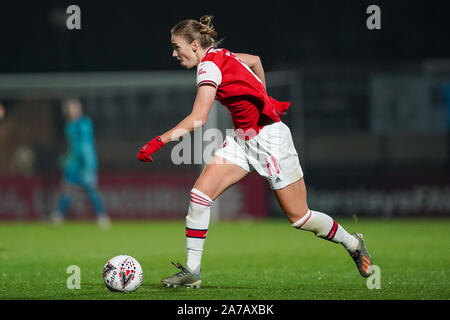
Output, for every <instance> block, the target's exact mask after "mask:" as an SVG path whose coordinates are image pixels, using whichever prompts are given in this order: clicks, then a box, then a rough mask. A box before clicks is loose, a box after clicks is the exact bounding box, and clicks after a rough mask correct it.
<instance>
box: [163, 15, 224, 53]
mask: <svg viewBox="0 0 450 320" xmlns="http://www.w3.org/2000/svg"><path fill="white" fill-rule="evenodd" d="M213 18H214V16H212V15H204V16H202V17H201V18H200V20H199V21H197V20H194V19H185V20H183V21H180V22H178V23H177V24H176V25H175V26H174V27H173V28H172V29H171V30H170V33H171V34H172V35H180V36H183V37H184V39H185V40H186V41H187V42H189V43H192V41H194V40H197V41H198V42H199V43H200V45H201V46H202V47H203V48H208V47H210V46H213V47H217V45H218V44H219V43H221V42H222V40H220V41H217V40H216V36H217V32H216V30H214V26H213V25H212V24H211V22H212V19H213Z"/></svg>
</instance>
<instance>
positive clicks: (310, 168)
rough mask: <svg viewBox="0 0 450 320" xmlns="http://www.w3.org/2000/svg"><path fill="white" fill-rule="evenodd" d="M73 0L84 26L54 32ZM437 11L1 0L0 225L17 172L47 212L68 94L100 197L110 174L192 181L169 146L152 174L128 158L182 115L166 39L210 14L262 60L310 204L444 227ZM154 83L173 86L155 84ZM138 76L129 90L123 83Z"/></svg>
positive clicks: (236, 48)
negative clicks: (82, 125) (90, 136)
mask: <svg viewBox="0 0 450 320" xmlns="http://www.w3.org/2000/svg"><path fill="white" fill-rule="evenodd" d="M72 4H76V5H78V6H79V7H80V8H81V30H68V29H67V27H66V19H67V18H68V16H69V15H68V14H67V13H66V8H67V7H68V6H69V5H72ZM372 4H375V5H378V6H379V7H380V9H381V30H369V29H368V28H367V27H366V20H367V18H368V17H369V16H370V14H367V13H366V10H367V7H368V6H369V5H372ZM449 9H450V2H449V1H403V0H402V1H399V0H390V1H360V0H353V1H344V0H340V1H337V0H335V1H324V0H319V1H275V0H274V1H9V2H2V3H1V4H0V103H3V104H4V106H5V108H6V117H5V119H4V120H2V121H0V218H1V214H2V212H1V211H2V210H3V211H4V210H5V209H4V207H5V206H3V207H2V203H6V204H8V203H9V202H8V201H6V200H5V201H3V202H2V201H1V200H2V199H9V198H8V197H9V193H10V192H12V191H14V190H16V189H17V190H19V191H20V192H21V188H22V187H24V188H25V187H28V186H29V185H30V183H29V182H27V180H24V181H25V182H24V183H23V184H20V183H19V184H18V187H17V188H16V189H14V188H13V187H12V186H11V187H8V186H7V185H6V184H5V183H4V182H2V181H19V180H18V177H25V179H34V178H35V177H38V178H39V179H41V178H42V179H43V180H42V181H44V182H42V183H41V182H36V183H35V184H34V185H35V186H36V188H35V189H33V190H41V189H39V188H42V190H43V191H42V194H44V196H45V197H46V198H48V200H45V199H44V200H42V202H43V203H46V204H47V207H45V206H42V207H43V209H39V210H40V212H41V215H45V214H48V212H49V211H50V210H51V209H48V208H51V206H52V201H53V200H52V199H53V198H54V197H56V196H57V195H58V191H57V190H56V189H55V188H56V187H55V188H53V186H57V185H58V183H59V178H60V175H61V167H60V165H59V160H58V159H59V157H60V156H61V155H62V154H64V152H65V151H66V149H67V146H66V142H65V139H64V132H63V126H64V123H65V122H64V119H63V117H62V114H61V108H60V106H61V100H62V99H63V98H65V97H66V96H68V95H77V96H78V97H79V98H80V99H81V101H82V103H83V108H84V111H85V113H86V114H87V115H88V116H89V117H90V118H91V119H92V120H93V123H94V125H95V134H96V146H97V153H98V157H99V174H100V188H101V189H102V183H105V184H104V185H103V188H104V189H103V190H102V191H105V189H108V188H109V189H113V191H114V192H115V190H116V189H114V188H115V187H111V185H108V183H106V182H105V181H108V179H109V178H110V177H111V176H116V175H119V176H120V175H123V177H125V178H127V179H131V178H130V177H131V175H132V174H135V173H137V174H147V175H150V174H151V175H156V174H160V175H164V173H165V172H168V173H170V174H172V175H176V174H178V173H188V174H192V175H193V176H197V175H198V174H199V172H200V170H201V166H200V165H198V164H195V165H191V164H189V165H187V164H182V165H176V164H174V163H173V161H171V151H172V148H170V147H168V148H163V149H161V151H159V152H158V154H157V155H156V156H155V158H156V159H157V161H155V162H154V163H152V164H151V165H147V164H143V163H140V162H138V161H137V160H136V153H137V150H138V149H139V147H140V146H141V145H142V144H144V143H145V142H147V141H148V140H150V139H152V138H153V137H154V136H155V135H158V134H161V133H163V132H165V131H167V130H168V129H170V128H172V127H173V126H174V125H176V124H177V123H178V122H179V121H180V120H181V119H183V117H185V116H186V115H187V114H188V113H189V112H190V111H191V110H192V103H193V101H194V99H195V93H196V91H195V74H194V70H190V71H185V70H183V69H182V68H180V66H179V65H178V63H177V61H176V60H175V59H173V58H172V57H171V55H172V47H171V43H170V29H171V28H172V27H173V26H174V25H175V24H176V23H178V22H179V21H181V20H183V19H186V18H194V19H199V18H200V17H201V16H202V15H204V14H212V15H214V20H213V24H214V26H215V28H216V31H217V32H218V39H222V38H225V41H224V42H223V44H222V46H223V47H225V48H227V49H229V50H230V51H232V52H246V53H252V54H256V55H259V56H260V57H261V59H262V62H263V65H264V69H265V71H266V75H267V83H268V93H269V94H270V95H271V96H273V97H275V98H277V99H279V100H285V101H291V102H292V107H291V108H290V109H289V112H288V114H287V115H286V116H283V118H282V120H283V122H285V123H286V124H287V125H288V126H289V128H290V129H291V132H292V136H293V140H294V143H295V145H296V149H297V151H298V152H299V159H300V164H301V166H302V168H303V171H304V173H305V181H306V184H307V187H308V199H309V200H308V201H309V204H310V205H311V206H312V207H313V208H317V210H322V211H324V212H331V213H334V214H337V215H345V216H350V215H352V214H353V213H354V212H358V214H361V215H370V216H383V217H391V216H408V215H415V216H431V215H444V216H448V215H449V214H450V41H449V40H448V39H449V31H450V22H449V21H450V19H449V16H450V10H449ZM116 71H117V72H116ZM158 71H178V72H179V73H175V72H160V73H158ZM91 72H92V73H91ZM277 73H278V78H277V76H276V74H277ZM166 76H168V77H169V78H170V79H169V80H171V81H172V85H161V86H159V84H160V83H161V78H164V77H166ZM80 79H82V80H80ZM136 79H138V80H139V81H141V82H140V85H133V84H131V85H129V83H133V82H134V81H135V80H136ZM276 79H278V80H276ZM280 80H281V81H280ZM108 81H112V82H113V83H115V84H113V85H111V82H108ZM277 81H278V82H279V83H278V84H277V83H276V82H277ZM105 82H107V83H106V84H105ZM149 82H152V83H153V84H152V85H145V84H146V83H149ZM178 82H180V83H182V84H181V85H179V86H178V85H173V84H174V83H178ZM108 83H109V84H108ZM127 83H128V84H127ZM142 83H144V84H142ZM155 84H156V85H155ZM217 109H220V110H218V111H217V112H218V113H220V114H219V115H218V117H217V119H219V120H218V121H219V125H218V127H219V128H220V130H222V131H223V130H224V129H225V128H231V127H232V124H231V121H230V116H229V114H228V112H227V111H226V109H225V108H223V107H220V106H218V107H217ZM5 177H6V178H5ZM1 179H10V180H1ZM36 181H37V180H36ZM39 181H40V180H39ZM193 181H194V180H193ZM193 181H192V183H193ZM2 183H3V185H2ZM183 183H184V182H183ZM252 183H253V182H252ZM260 183H265V181H262V180H261V181H260ZM175 184H178V185H181V184H182V183H181V182H176V183H175ZM130 185H131V186H133V185H134V182H130ZM183 185H184V186H187V187H189V183H184V184H183ZM264 185H265V186H266V184H264ZM2 187H3V189H2ZM25 189H26V188H25ZM28 189H29V188H28ZM28 189H27V190H28ZM55 190H56V191H55ZM117 190H119V191H121V190H123V186H122V185H121V186H120V188H118V189H117ZM130 190H131V189H130ZM149 190H150V189H149ZM230 190H234V189H233V188H230ZM19 191H18V192H19ZM150 191H151V192H153V191H152V190H150ZM150 191H149V192H150ZM33 192H34V191H33ZM114 192H113V193H111V192H110V196H109V198H110V199H113V200H115V199H114V197H115V196H114V194H115V193H114ZM133 192H134V191H133V190H132V191H130V194H131V195H132V194H133ZM230 192H231V191H230ZM265 192H266V193H267V195H268V194H269V193H270V190H269V188H268V187H267V186H266V190H265ZM235 193H236V194H239V192H235ZM45 197H44V198H45ZM171 197H172V195H170V196H168V197H166V198H171ZM35 198H39V197H37V196H36V197H34V198H33V199H35ZM107 198H108V197H107ZM30 199H31V198H30ZM144 200H145V199H144ZM30 201H31V200H30ZM135 202H137V203H139V201H135ZM250 202H251V201H250ZM17 203H19V204H20V201H18V202H17ZM266 204H267V207H268V208H269V211H270V214H271V215H273V216H281V215H282V213H281V211H280V209H279V206H278V205H277V204H276V203H275V200H274V198H273V197H269V196H268V197H267V203H266ZM125 207H126V206H125ZM150 207H151V206H150ZM2 208H3V209H2ZM7 209H8V208H7ZM36 211H38V209H36ZM242 211H243V210H238V211H237V212H236V216H235V217H242ZM11 212H12V211H11ZM80 212H82V210H80ZM3 213H4V212H3ZM128 213H129V212H128V211H127V214H128ZM148 214H149V216H152V214H153V213H152V212H148ZM179 214H180V217H181V216H184V214H185V213H184V209H183V210H181V211H180V212H179ZM3 216H5V215H3ZM11 217H17V212H12V213H11Z"/></svg>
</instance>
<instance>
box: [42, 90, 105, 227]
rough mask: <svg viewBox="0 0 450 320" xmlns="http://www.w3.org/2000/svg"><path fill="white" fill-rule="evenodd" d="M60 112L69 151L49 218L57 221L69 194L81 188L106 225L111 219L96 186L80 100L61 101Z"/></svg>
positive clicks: (90, 135) (94, 163) (92, 150)
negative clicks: (57, 194)
mask: <svg viewBox="0 0 450 320" xmlns="http://www.w3.org/2000/svg"><path fill="white" fill-rule="evenodd" d="M62 111H63V114H64V117H65V118H66V120H67V121H66V123H65V126H64V132H65V136H66V140H67V144H68V152H67V154H66V157H65V159H64V165H63V166H64V178H63V194H62V195H61V196H60V198H59V201H58V205H57V208H56V211H55V212H53V213H52V214H51V217H50V221H51V222H53V223H54V224H60V223H61V222H62V221H63V220H64V217H65V214H66V212H67V210H68V207H69V204H70V201H71V197H72V196H73V193H74V192H76V190H77V189H78V190H80V189H81V190H84V191H85V192H86V193H87V195H88V197H89V199H90V200H91V202H92V204H93V206H94V210H95V213H96V216H97V223H98V225H99V226H100V227H108V226H109V225H110V223H111V222H110V218H109V216H108V214H107V213H106V211H105V206H104V204H103V200H102V198H101V196H100V193H99V191H98V188H97V155H96V150H95V142H94V129H93V125H92V121H91V120H90V119H89V118H88V117H87V116H85V115H83V108H82V105H81V102H80V100H79V99H76V98H70V99H66V100H65V101H63V104H62Z"/></svg>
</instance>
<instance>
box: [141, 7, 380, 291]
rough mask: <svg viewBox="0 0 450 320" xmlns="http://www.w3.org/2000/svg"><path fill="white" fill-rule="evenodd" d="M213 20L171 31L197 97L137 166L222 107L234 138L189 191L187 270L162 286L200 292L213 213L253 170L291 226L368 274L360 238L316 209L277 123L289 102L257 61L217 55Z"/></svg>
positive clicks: (148, 147)
mask: <svg viewBox="0 0 450 320" xmlns="http://www.w3.org/2000/svg"><path fill="white" fill-rule="evenodd" d="M211 20H212V17H211V16H208V15H206V16H203V17H201V18H200V21H197V20H194V19H186V20H183V21H181V22H179V23H178V24H177V25H176V26H175V27H173V28H172V30H171V35H172V39H171V41H172V46H173V53H172V56H173V57H174V58H176V59H177V60H178V62H179V63H180V65H181V66H182V67H184V68H186V69H191V68H194V67H196V68H197V87H198V89H197V96H196V99H195V102H194V106H193V110H192V112H191V113H190V114H189V115H188V116H187V117H186V118H184V119H183V120H182V121H181V122H180V123H179V124H178V125H176V126H175V127H173V128H172V129H170V130H169V131H166V132H164V133H163V134H161V135H160V136H156V137H155V138H154V139H152V140H151V141H149V142H148V143H146V144H145V145H144V146H143V147H142V148H141V149H140V150H139V153H138V156H137V157H138V159H139V160H140V161H145V162H151V161H153V159H152V156H151V155H152V153H154V152H156V151H158V150H159V149H160V148H161V147H163V146H164V145H165V144H166V143H169V142H171V141H176V140H178V138H179V137H181V136H183V135H184V134H186V133H187V132H192V131H193V130H194V129H195V127H200V126H202V125H204V124H205V123H206V119H207V118H208V114H209V111H210V110H211V107H212V105H213V103H214V100H218V101H219V102H220V103H221V104H222V105H224V106H226V107H227V108H228V110H229V112H230V114H231V117H232V120H233V124H234V127H235V133H236V136H235V137H233V136H227V137H226V140H225V142H224V143H223V145H222V147H221V148H220V149H219V150H217V152H216V153H215V156H214V158H213V159H212V161H211V162H210V163H208V165H207V166H206V167H205V169H204V170H203V172H202V173H201V175H200V177H199V178H198V179H197V181H196V182H195V184H194V187H193V188H192V190H191V193H190V196H191V199H190V203H189V207H188V213H187V216H186V248H187V262H186V266H183V265H181V264H180V263H176V264H175V263H173V264H174V265H175V267H177V268H178V269H180V271H179V272H178V273H176V274H174V275H173V276H170V277H167V278H164V279H162V280H161V282H162V284H163V285H166V286H173V287H178V286H187V287H200V284H201V281H202V280H201V275H200V265H201V257H202V252H203V246H204V242H205V239H206V234H207V232H208V227H209V220H210V206H211V204H212V202H213V201H214V200H215V199H216V198H217V197H218V196H220V194H221V193H222V192H224V191H225V190H226V189H228V188H229V187H231V186H232V185H234V184H235V183H237V182H239V181H240V180H241V179H243V178H244V177H245V176H246V175H247V174H248V173H249V172H251V171H253V170H256V171H257V172H258V174H259V175H261V176H263V177H264V178H266V179H267V181H268V182H269V185H270V187H271V189H272V190H273V192H274V194H275V197H276V198H277V200H278V203H279V205H280V206H281V208H282V209H283V212H284V213H285V215H286V217H287V219H288V220H289V222H290V223H291V226H292V227H294V228H296V229H299V230H306V231H311V232H313V233H314V234H315V235H316V236H318V237H320V238H323V239H326V240H328V241H332V242H334V243H339V244H341V245H343V247H344V248H345V249H346V250H347V252H348V253H349V254H350V256H351V258H352V259H353V260H354V262H355V263H356V266H357V269H358V271H359V273H360V274H361V276H363V277H369V276H370V274H371V265H372V258H371V256H370V254H369V253H368V251H367V250H366V247H365V242H364V240H363V238H362V235H361V234H359V233H353V234H350V233H348V232H347V231H346V230H345V229H344V228H343V227H342V226H341V225H340V224H338V223H337V222H336V221H335V220H334V219H333V218H332V217H330V216H329V215H328V214H326V213H322V212H319V211H314V210H311V209H310V208H309V207H308V204H307V201H306V187H305V182H304V179H303V171H302V169H301V167H300V163H299V158H298V154H297V151H296V150H295V146H294V142H293V140H292V136H291V132H290V129H289V128H288V127H287V126H286V125H285V124H284V123H283V122H282V121H281V120H280V116H281V115H282V114H283V113H284V111H286V109H287V108H288V107H289V104H290V103H289V102H280V101H276V100H275V99H273V98H271V97H270V96H268V94H267V92H266V85H265V77H264V69H263V66H262V63H261V60H260V58H259V57H258V56H255V55H250V54H243V53H237V54H235V53H232V52H230V51H228V50H226V49H224V48H217V46H218V43H217V41H216V40H215V39H214V37H215V36H216V32H215V30H214V28H213V27H212V25H211Z"/></svg>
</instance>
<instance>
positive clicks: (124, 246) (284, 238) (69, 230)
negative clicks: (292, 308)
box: [0, 219, 450, 300]
mask: <svg viewBox="0 0 450 320" xmlns="http://www.w3.org/2000/svg"><path fill="white" fill-rule="evenodd" d="M337 220H338V221H339V222H340V223H341V224H342V225H343V226H344V227H345V228H346V229H347V230H348V231H349V232H354V231H358V232H362V233H363V234H364V237H365V239H366V244H367V247H368V249H369V251H370V252H371V254H372V257H373V259H374V264H375V265H378V266H379V267H380V270H381V275H380V276H381V278H380V279H381V288H380V289H372V290H369V289H368V288H367V286H366V280H365V279H364V278H362V277H361V276H360V275H359V273H358V272H357V270H356V267H355V265H354V263H353V261H352V260H351V258H350V257H349V256H348V254H347V252H346V251H345V249H344V248H343V247H342V246H340V245H337V244H334V243H332V242H329V241H325V240H322V239H319V238H317V237H315V236H314V234H313V233H310V232H305V231H299V230H296V229H293V228H292V227H290V225H289V223H288V222H287V221H284V220H267V221H256V222H252V221H236V222H214V223H211V225H210V228H209V233H208V237H207V240H206V244H205V251H204V254H203V263H202V279H203V283H202V288H201V289H194V290H193V289H188V288H177V289H173V288H163V287H162V286H161V284H160V282H159V281H160V279H161V278H162V277H165V276H168V275H171V274H173V273H174V272H175V271H176V269H175V268H174V267H173V266H172V265H171V264H170V261H175V262H181V263H182V264H184V263H185V241H186V240H185V225H184V221H181V220H180V221H145V222H115V223H113V225H112V227H111V228H110V229H107V230H101V229H99V228H97V226H96V225H95V224H94V223H90V222H67V223H66V224H64V225H62V226H59V227H54V226H51V225H47V224H45V223H17V222H11V223H6V222H3V223H0V299H68V300H70V299H82V300H84V299H96V300H97V299H133V300H134V299H152V300H153V299H164V300H178V299H179V300H190V299H196V300H197V299H206V300H209V299H213V300H217V299H225V300H235V299H244V300H246V299H249V300H259V299H275V300H286V299H288V300H291V299H295V300H303V299H308V300H310V299H327V300H328V299H332V300H334V299H339V300H340V299H350V300H352V299H364V300H366V299H427V300H429V299H449V298H450V292H449V289H450V275H449V270H450V255H449V253H450V251H449V249H450V219H437V220H425V219H401V220H400V219H399V220H383V219H380V220H370V219H360V220H359V221H357V222H356V221H353V220H350V219H337ZM119 254H129V255H131V256H133V257H135V258H136V259H137V260H138V261H139V262H140V263H141V265H142V268H143V271H144V281H143V284H142V286H141V287H140V288H139V289H138V290H137V291H135V292H132V293H117V292H110V291H108V290H107V289H106V287H105V286H104V284H103V278H102V269H103V266H104V264H105V263H106V262H107V260H108V259H109V258H111V257H113V256H115V255H119ZM69 265H77V266H79V267H80V270H81V288H80V289H73V290H70V289H68V288H67V285H66V281H67V278H68V277H69V276H70V274H67V273H66V269H67V267H68V266H69Z"/></svg>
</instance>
